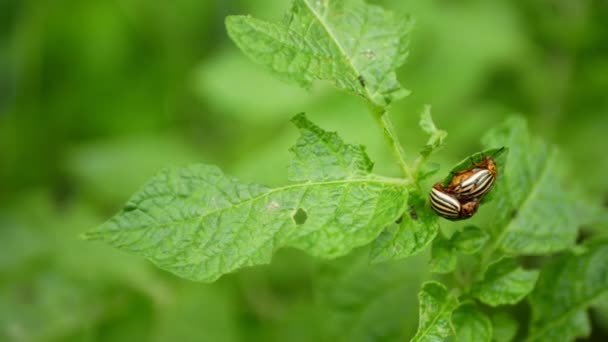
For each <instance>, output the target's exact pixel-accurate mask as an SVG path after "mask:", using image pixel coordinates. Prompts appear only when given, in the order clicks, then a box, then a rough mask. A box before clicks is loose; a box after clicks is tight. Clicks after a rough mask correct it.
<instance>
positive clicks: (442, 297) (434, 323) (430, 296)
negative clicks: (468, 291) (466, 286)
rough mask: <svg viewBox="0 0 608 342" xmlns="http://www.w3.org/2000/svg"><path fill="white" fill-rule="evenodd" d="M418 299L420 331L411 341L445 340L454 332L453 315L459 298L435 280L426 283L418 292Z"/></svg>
mask: <svg viewBox="0 0 608 342" xmlns="http://www.w3.org/2000/svg"><path fill="white" fill-rule="evenodd" d="M418 300H419V302H420V314H419V317H418V331H417V332H416V335H415V336H414V337H413V338H412V340H411V341H415V342H419V341H443V340H444V339H445V338H446V337H448V336H450V335H453V334H454V327H453V326H452V322H451V316H452V312H453V311H454V309H456V307H457V306H458V299H456V298H455V297H454V296H452V295H450V294H448V291H447V289H446V287H445V286H444V285H442V284H440V283H438V282H434V281H430V282H427V283H425V284H424V285H422V290H421V291H420V293H418Z"/></svg>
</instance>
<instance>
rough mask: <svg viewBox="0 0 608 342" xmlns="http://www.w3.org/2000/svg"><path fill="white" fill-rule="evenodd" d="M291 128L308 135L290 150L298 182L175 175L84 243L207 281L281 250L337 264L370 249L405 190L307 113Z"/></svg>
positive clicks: (196, 170)
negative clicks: (333, 259)
mask: <svg viewBox="0 0 608 342" xmlns="http://www.w3.org/2000/svg"><path fill="white" fill-rule="evenodd" d="M294 123H295V124H296V125H297V126H298V128H299V129H300V131H301V134H302V135H301V137H300V139H299V140H298V142H297V144H296V146H295V147H294V148H292V151H293V152H294V154H295V161H294V163H293V164H292V167H291V168H290V171H291V176H290V177H291V178H292V179H295V180H299V181H300V183H294V184H291V185H287V186H284V187H279V188H274V189H270V188H267V187H265V186H262V185H256V184H244V183H241V182H239V181H237V180H235V179H232V178H229V177H226V176H225V175H224V174H223V173H222V172H221V171H220V170H219V169H218V168H216V167H212V166H206V165H193V166H190V167H188V168H184V169H168V170H165V171H163V172H162V173H161V174H160V175H158V176H156V177H155V178H153V179H152V180H151V181H150V182H148V184H146V185H145V186H144V188H143V189H142V190H141V191H140V192H139V193H138V194H136V195H135V196H133V197H132V198H131V200H130V201H129V202H128V203H127V205H126V206H125V208H124V209H123V211H122V212H121V213H119V214H118V215H117V216H116V217H114V218H113V219H112V220H110V221H108V222H107V223H106V224H104V225H102V226H101V227H99V228H97V229H96V230H94V231H91V232H89V233H87V234H86V237H87V238H88V239H96V240H103V241H106V242H108V243H110V244H111V245H113V246H115V247H118V248H121V249H124V250H127V251H131V252H134V253H137V254H140V255H143V256H145V257H147V258H149V259H150V260H152V261H153V262H154V263H155V264H157V265H158V266H159V267H161V268H163V269H166V270H168V271H171V272H173V273H175V274H177V275H179V276H182V277H184V278H188V279H193V280H198V281H206V282H210V281H214V280H216V279H217V278H219V277H220V276H221V275H223V274H225V273H228V272H231V271H234V270H236V269H238V268H241V267H243V266H251V265H256V264H263V263H268V262H270V260H271V257H272V255H273V253H274V252H275V251H276V250H277V249H278V248H281V247H288V246H291V247H296V248H301V249H303V250H306V251H308V252H309V253H311V254H313V255H315V256H320V257H337V256H341V255H344V254H346V253H348V252H349V251H350V250H351V249H352V248H354V247H357V246H361V245H364V244H367V243H369V242H371V241H372V240H373V239H374V238H375V237H376V236H377V235H378V234H379V233H380V231H381V230H382V229H383V228H384V227H385V226H387V225H389V224H391V223H392V222H394V221H395V220H396V219H397V218H398V217H399V215H400V213H401V212H402V211H403V205H404V204H405V203H406V200H407V191H406V190H405V188H404V184H405V183H404V182H402V181H399V180H397V179H388V178H382V177H378V176H376V175H373V174H371V173H370V171H371V167H372V164H371V162H370V161H369V158H368V157H367V155H366V154H365V153H364V151H363V149H362V148H361V147H360V146H352V145H346V144H344V143H343V142H342V140H341V139H339V138H338V137H337V136H336V135H335V133H334V134H332V133H327V132H325V131H323V130H321V129H320V128H319V127H317V126H315V125H313V124H312V123H311V122H310V121H308V120H306V119H305V118H304V117H303V116H296V117H295V118H294ZM201 251H204V252H201Z"/></svg>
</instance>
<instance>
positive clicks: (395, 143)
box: [372, 108, 415, 184]
mask: <svg viewBox="0 0 608 342" xmlns="http://www.w3.org/2000/svg"><path fill="white" fill-rule="evenodd" d="M372 113H373V115H374V118H375V119H376V122H377V123H378V125H379V126H380V128H381V129H382V132H383V135H384V139H385V140H386V142H387V143H388V144H389V145H390V147H391V150H392V151H393V155H394V156H395V159H397V163H398V164H399V168H400V169H401V172H402V173H403V175H404V176H405V178H407V179H409V180H410V182H412V184H415V179H414V175H413V173H412V171H411V169H410V167H409V165H408V164H407V162H406V161H405V151H403V147H402V146H401V142H399V138H398V136H397V133H396V132H395V128H394V127H393V123H392V121H391V119H390V117H389V115H388V111H387V110H385V109H373V108H372Z"/></svg>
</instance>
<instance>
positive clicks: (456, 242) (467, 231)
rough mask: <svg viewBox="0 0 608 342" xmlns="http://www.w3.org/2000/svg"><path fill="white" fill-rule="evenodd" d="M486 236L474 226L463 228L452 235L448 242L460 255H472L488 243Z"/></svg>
mask: <svg viewBox="0 0 608 342" xmlns="http://www.w3.org/2000/svg"><path fill="white" fill-rule="evenodd" d="M488 238H489V236H488V234H487V233H486V232H484V231H483V230H481V229H480V228H479V227H476V226H465V227H464V228H463V229H462V230H461V231H457V232H456V233H454V235H452V238H450V241H451V243H452V245H453V246H454V249H456V250H457V251H458V252H460V253H464V254H474V253H477V252H478V251H479V250H480V249H481V247H483V245H484V244H485V243H486V242H487V241H488Z"/></svg>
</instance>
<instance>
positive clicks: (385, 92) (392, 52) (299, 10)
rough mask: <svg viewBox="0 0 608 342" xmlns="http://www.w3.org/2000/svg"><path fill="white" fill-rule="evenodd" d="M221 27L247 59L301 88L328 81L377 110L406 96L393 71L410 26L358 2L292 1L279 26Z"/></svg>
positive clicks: (238, 22)
mask: <svg viewBox="0 0 608 342" xmlns="http://www.w3.org/2000/svg"><path fill="white" fill-rule="evenodd" d="M226 28H227V30H228V35H229V36H230V38H231V39H232V40H233V41H234V42H235V43H236V45H237V46H238V47H239V48H240V49H241V50H243V52H244V53H245V54H246V55H247V56H249V57H250V58H251V59H252V60H254V61H255V62H257V63H259V64H262V65H264V66H266V67H267V68H269V69H270V70H271V71H273V72H274V73H276V74H277V75H278V76H279V77H280V78H282V79H285V80H288V81H293V82H296V83H298V84H300V85H302V86H304V87H308V86H310V84H311V83H312V81H313V80H329V81H331V82H332V83H333V84H334V85H335V86H336V87H338V88H341V89H344V90H346V91H348V92H351V93H354V94H357V95H359V96H362V97H364V98H366V99H368V100H369V101H370V102H371V103H373V104H374V105H376V106H379V107H385V106H386V105H388V104H389V103H390V102H392V101H394V100H396V99H399V98H402V97H404V96H406V95H407V94H408V92H407V91H406V90H405V89H403V88H402V87H401V85H400V84H399V82H398V81H397V77H396V75H395V69H396V68H398V67H399V66H400V65H402V64H403V62H404V61H405V58H406V55H407V48H408V34H409V31H410V28H411V21H410V20H409V19H408V18H407V17H404V16H399V15H395V14H392V13H390V12H387V11H384V10H383V9H382V8H380V7H378V6H374V5H367V4H365V2H364V1H362V0H346V1H345V0H338V1H316V0H294V1H293V4H292V7H291V10H290V12H289V13H288V14H287V15H286V16H285V19H284V20H283V21H281V22H268V21H263V20H259V19H256V18H252V17H249V16H229V17H228V18H227V19H226Z"/></svg>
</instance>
